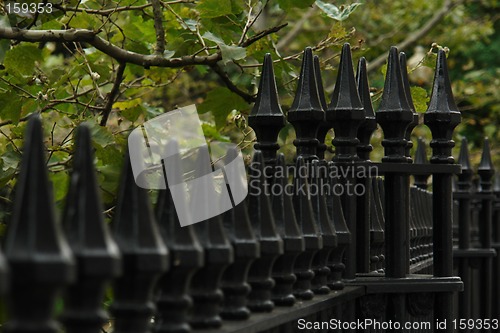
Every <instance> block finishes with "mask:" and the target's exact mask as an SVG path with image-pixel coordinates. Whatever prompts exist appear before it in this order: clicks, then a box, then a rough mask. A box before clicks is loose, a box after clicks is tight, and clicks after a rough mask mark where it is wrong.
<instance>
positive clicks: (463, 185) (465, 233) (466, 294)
mask: <svg viewBox="0 0 500 333" xmlns="http://www.w3.org/2000/svg"><path fill="white" fill-rule="evenodd" d="M458 164H460V165H461V166H462V173H461V174H459V175H458V181H457V183H456V192H455V197H456V199H457V200H458V209H459V213H458V248H459V250H469V249H470V248H471V239H470V227H471V188H472V168H471V166H470V159H469V148H468V147H467V139H466V138H463V139H462V145H461V147H460V154H459V156H458ZM458 275H459V276H460V278H461V279H462V282H463V284H464V291H463V292H461V293H460V294H459V295H458V314H459V317H460V318H471V302H472V291H471V288H472V281H471V279H472V276H471V268H470V263H469V258H467V256H462V257H459V258H458Z"/></svg>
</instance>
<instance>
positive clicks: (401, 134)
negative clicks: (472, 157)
mask: <svg viewBox="0 0 500 333" xmlns="http://www.w3.org/2000/svg"><path fill="white" fill-rule="evenodd" d="M376 117H377V121H378V123H379V124H380V126H381V127H382V130H383V131H384V140H383V141H382V145H383V146H384V153H385V156H384V157H383V158H382V162H384V163H400V164H403V163H407V162H408V158H407V156H406V147H407V140H406V139H405V135H406V133H407V128H408V126H409V125H410V124H411V123H412V122H413V119H414V118H413V112H412V110H411V108H410V105H409V103H408V99H407V94H406V90H405V85H404V82H403V76H402V70H401V64H400V62H399V54H398V50H397V48H395V47H392V48H391V50H390V52H389V58H388V63H387V74H386V78H385V85H384V92H383V95H382V101H381V103H380V107H379V110H378V111H377V114H376ZM401 167H402V168H403V166H401ZM408 178H409V176H408V175H407V174H405V173H403V172H401V173H397V172H395V173H386V174H385V179H384V191H385V236H386V237H385V260H386V266H385V275H386V277H388V278H404V277H405V276H406V274H407V272H408V261H409V258H408V251H409V244H408V227H409V224H408V217H409V216H408V207H407V206H408V203H409V198H408V195H409V191H408V190H409V181H408ZM387 311H388V313H387V319H390V320H393V321H397V322H400V323H404V322H405V320H406V316H407V311H406V296H405V294H402V293H396V294H393V295H390V297H389V299H388V309H387Z"/></svg>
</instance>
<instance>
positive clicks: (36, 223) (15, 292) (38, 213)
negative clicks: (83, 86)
mask: <svg viewBox="0 0 500 333" xmlns="http://www.w3.org/2000/svg"><path fill="white" fill-rule="evenodd" d="M53 205H54V204H53V201H52V195H51V190H50V183H49V178H48V176H47V166H46V158H45V156H44V147H43V131H42V122H41V119H40V117H39V116H38V115H34V116H31V117H30V119H29V121H28V126H27V128H26V135H25V141H24V149H23V156H22V161H21V169H20V173H19V178H18V181H17V184H16V198H15V201H14V208H13V214H12V219H11V221H10V223H9V224H8V226H7V233H6V239H5V257H6V259H7V261H8V263H9V268H10V286H9V292H8V298H7V301H8V303H7V307H8V310H9V314H10V316H9V320H8V322H7V323H6V324H5V325H4V327H3V331H4V332H8V333H21V332H42V331H43V332H47V333H56V332H59V328H58V325H57V324H56V322H55V321H54V319H53V316H54V306H55V301H56V296H57V295H58V294H59V291H60V290H61V289H62V288H63V287H64V286H65V285H67V284H68V283H69V282H71V281H72V280H73V279H74V262H73V257H72V254H71V251H70V248H69V246H68V244H67V243H66V240H65V238H64V236H63V233H62V232H61V229H60V226H59V224H58V223H57V222H56V220H55V216H54V206H53Z"/></svg>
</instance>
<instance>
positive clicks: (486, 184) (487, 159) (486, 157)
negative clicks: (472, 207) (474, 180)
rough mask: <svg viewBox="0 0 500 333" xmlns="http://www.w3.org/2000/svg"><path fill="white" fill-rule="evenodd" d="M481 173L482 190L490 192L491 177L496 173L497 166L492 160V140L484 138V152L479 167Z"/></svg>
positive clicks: (478, 170) (478, 171)
mask: <svg viewBox="0 0 500 333" xmlns="http://www.w3.org/2000/svg"><path fill="white" fill-rule="evenodd" d="M477 173H478V174H479V178H480V184H481V192H489V191H491V190H492V183H491V178H492V177H493V175H494V174H495V167H494V166H493V162H492V161H491V150H490V140H488V138H485V139H484V145H483V153H482V154H481V162H480V163H479V166H478V168H477Z"/></svg>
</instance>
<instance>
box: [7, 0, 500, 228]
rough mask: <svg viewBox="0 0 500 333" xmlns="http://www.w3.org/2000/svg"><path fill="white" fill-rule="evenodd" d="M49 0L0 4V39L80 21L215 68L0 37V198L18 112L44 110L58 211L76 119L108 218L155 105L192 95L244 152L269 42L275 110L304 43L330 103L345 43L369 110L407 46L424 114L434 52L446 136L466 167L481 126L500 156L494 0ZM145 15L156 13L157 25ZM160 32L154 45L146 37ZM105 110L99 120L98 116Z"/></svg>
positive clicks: (134, 46)
mask: <svg viewBox="0 0 500 333" xmlns="http://www.w3.org/2000/svg"><path fill="white" fill-rule="evenodd" d="M40 2H42V1H40V0H34V1H17V3H20V4H24V3H26V4H29V3H40ZM49 2H50V3H51V4H53V9H54V10H53V12H51V13H39V14H36V13H24V14H22V13H18V14H16V13H13V11H12V4H13V3H14V2H12V1H2V2H0V3H1V6H0V11H1V14H2V16H0V35H2V33H1V32H2V31H4V32H5V30H6V29H9V28H10V27H17V28H20V29H29V30H37V31H40V32H41V33H42V34H43V33H47V31H48V30H51V29H66V30H69V29H77V30H78V29H89V30H92V31H94V32H95V34H96V35H98V36H100V37H101V38H103V39H104V40H107V41H109V42H110V43H112V44H114V45H116V46H117V47H119V48H122V49H124V50H128V51H132V52H136V53H139V54H159V56H162V57H164V58H165V59H174V58H179V57H182V56H190V55H195V54H196V55H198V56H209V55H213V54H217V53H220V54H221V56H222V60H221V61H220V62H219V63H218V64H217V65H216V66H208V65H192V64H188V63H187V64H186V65H181V66H167V67H145V66H141V65H137V64H130V63H129V64H127V65H126V66H124V67H123V66H122V67H121V68H120V65H119V63H118V62H117V61H116V59H114V58H113V57H112V56H110V55H108V54H105V53H103V52H101V51H99V50H97V49H96V48H95V47H94V46H93V45H92V44H91V43H90V44H89V43H87V42H85V41H82V40H79V39H78V38H75V39H74V40H72V41H65V42H64V43H62V42H54V41H46V40H43V39H41V40H39V41H38V42H36V43H28V42H23V41H18V40H16V39H15V38H14V39H6V38H3V39H0V64H1V65H0V204H2V205H9V204H10V202H11V192H12V189H13V186H14V184H15V178H16V177H15V176H16V174H17V173H18V170H19V169H18V167H19V161H20V157H21V150H22V142H23V135H24V128H25V124H26V122H25V120H26V116H28V115H29V114H32V113H35V112H37V113H40V114H41V115H42V118H43V122H44V128H45V134H46V142H45V143H46V146H47V150H48V151H47V158H48V159H47V165H48V167H49V170H50V173H51V174H50V177H51V180H52V182H53V185H54V198H55V200H56V203H57V206H58V207H59V208H60V207H61V206H62V204H63V201H64V197H65V194H66V190H67V184H68V171H69V168H70V167H71V156H72V151H73V130H74V128H75V127H76V126H77V125H78V124H79V123H81V122H83V121H87V122H88V123H89V124H90V125H91V127H92V131H93V140H94V141H93V143H94V147H95V149H96V165H97V170H98V174H99V182H100V186H101V189H102V194H103V199H104V203H105V212H106V215H107V216H108V217H111V216H112V214H113V209H114V204H115V197H116V193H117V185H118V177H119V172H120V170H121V166H120V165H121V163H122V159H123V150H124V147H125V144H126V139H127V134H128V133H129V131H130V130H131V129H133V128H135V127H136V126H138V125H140V124H141V123H142V122H144V121H146V120H148V119H151V118H153V117H155V116H157V115H159V114H161V113H163V112H166V111H169V110H172V109H175V108H176V107H178V106H185V105H189V104H192V103H195V104H197V106H198V110H199V112H200V116H201V119H202V120H203V129H204V131H205V134H206V136H207V138H208V139H209V140H219V141H233V142H236V143H239V144H240V146H241V147H242V148H243V149H244V151H245V152H246V153H249V152H250V150H251V147H252V141H253V140H254V135H253V132H252V130H251V129H250V128H249V127H247V125H246V123H247V122H246V117H247V115H248V114H249V112H250V110H251V107H252V101H253V100H254V98H255V94H256V92H257V85H258V80H259V75H260V69H261V63H262V59H263V57H264V54H265V53H267V52H270V53H271V55H272V57H273V59H274V61H275V63H274V69H275V74H276V79H277V85H278V90H279V94H280V99H281V104H282V106H283V110H284V111H285V112H286V111H287V110H288V108H289V106H290V105H291V103H292V100H293V96H294V91H295V89H296V84H297V76H298V74H299V72H300V60H301V52H302V51H303V49H304V48H305V47H306V46H311V47H313V49H314V52H315V54H317V55H319V58H320V61H321V67H322V74H323V82H324V85H325V88H326V94H327V99H328V100H329V96H330V95H331V93H332V91H333V86H334V83H335V78H336V73H337V65H338V59H339V54H340V49H341V47H342V45H343V44H344V43H345V42H349V43H350V44H351V47H352V50H353V57H354V60H355V61H357V59H359V58H360V57H362V56H364V57H366V59H367V60H368V64H369V71H370V84H371V87H372V89H371V90H372V93H373V102H374V105H375V106H376V105H377V102H378V100H379V99H380V96H381V92H382V89H383V81H384V69H385V67H384V65H385V59H386V56H387V52H388V50H389V47H390V46H392V45H396V46H398V47H399V48H400V51H404V52H406V53H407V56H408V58H409V61H408V67H409V68H408V69H409V71H410V72H411V73H410V80H411V84H412V85H413V86H414V87H415V88H413V89H412V94H413V98H414V102H415V104H416V105H417V109H418V111H419V112H423V111H425V108H426V103H427V102H428V95H429V94H430V90H431V87H432V79H433V69H434V63H435V55H436V50H437V49H438V48H445V49H446V50H447V51H448V64H449V68H450V73H451V79H452V82H453V92H454V94H455V98H456V101H457V104H458V106H459V108H460V110H461V112H462V117H463V118H462V119H463V121H462V124H461V125H459V127H458V128H457V130H456V131H455V140H456V141H457V142H458V143H459V141H460V139H461V138H462V137H467V138H468V139H469V144H470V148H471V152H472V154H471V156H472V160H473V164H474V165H477V163H478V160H479V157H480V147H481V145H482V142H483V137H484V136H488V137H490V138H491V141H492V142H491V143H492V149H493V158H494V161H495V163H497V165H498V163H499V162H500V157H499V156H498V155H499V153H500V133H499V132H498V131H497V125H498V124H499V119H500V89H499V88H498V87H499V86H500V77H499V74H500V23H499V18H500V1H496V0H456V1H453V0H428V1H422V0H377V1H374V0H364V1H363V0H359V1H358V2H354V1H327V0H325V1H320V0H316V1H315V0H269V1H267V0H263V1H259V0H248V1H241V0H173V1H167V0H155V1H147V0H113V1H105V0H86V1H85V0H81V1H77V0H71V1H63V0H56V1H49ZM9 4H10V5H9ZM155 9H156V10H155ZM9 12H10V13H9ZM155 18H156V20H155ZM155 22H156V23H158V22H161V23H160V26H158V24H156V25H155ZM285 24H286V25H285ZM159 35H160V37H159ZM161 36H163V38H162V37H161ZM162 41H163V44H164V47H159V45H160V44H162ZM160 46H161V45H160ZM159 50H160V51H161V52H160V53H158V51H159ZM120 71H122V73H120ZM113 87H115V88H116V89H113ZM417 87H418V88H417ZM108 112H109V118H108V117H107V116H105V114H107V113H108ZM332 135H333V132H330V134H329V136H328V138H327V144H328V145H329V146H330V150H332V148H331V142H330V141H331V138H332ZM419 136H421V137H423V138H424V139H425V140H427V142H428V141H429V140H430V133H429V131H428V129H427V128H426V127H425V126H424V125H419V126H418V127H417V128H416V129H415V130H414V132H413V135H412V140H413V141H416V138H417V137H419ZM382 137H383V135H382V132H381V131H380V129H378V130H377V132H376V133H375V134H374V136H373V139H372V143H373V145H374V146H375V150H374V152H373V154H372V160H374V161H379V160H380V158H381V156H382V154H383V151H382V149H381V147H380V140H381V138H382ZM293 139H294V132H293V129H292V128H291V126H290V125H287V126H286V127H285V128H284V129H283V130H282V132H281V134H280V144H281V145H282V148H281V150H282V151H284V152H286V155H287V156H288V157H290V158H292V156H293V151H294V147H293V145H292V141H293ZM458 146H459V144H458ZM455 153H456V154H458V147H457V148H456V149H455ZM429 154H430V152H429ZM1 211H3V210H1ZM4 219H5V216H0V220H4Z"/></svg>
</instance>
